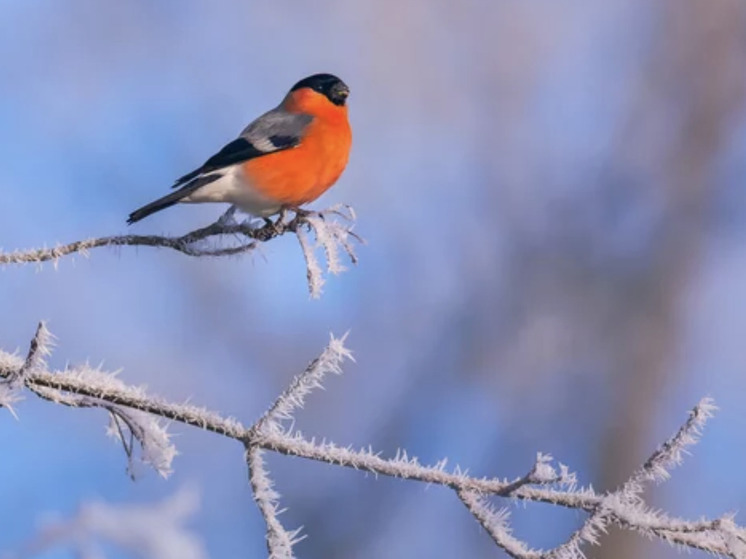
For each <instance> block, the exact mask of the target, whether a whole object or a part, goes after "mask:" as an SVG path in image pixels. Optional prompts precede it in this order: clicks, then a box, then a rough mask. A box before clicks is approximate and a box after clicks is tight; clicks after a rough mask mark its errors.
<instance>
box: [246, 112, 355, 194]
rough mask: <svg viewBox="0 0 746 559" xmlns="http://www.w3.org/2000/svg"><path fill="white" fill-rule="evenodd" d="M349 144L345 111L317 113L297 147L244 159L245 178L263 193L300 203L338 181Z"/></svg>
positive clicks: (348, 150) (350, 136)
mask: <svg viewBox="0 0 746 559" xmlns="http://www.w3.org/2000/svg"><path fill="white" fill-rule="evenodd" d="M351 143H352V133H351V130H350V125H349V122H348V121H347V111H346V110H345V111H339V113H332V114H325V115H319V116H316V117H315V118H314V120H313V121H311V123H310V124H309V125H308V128H307V129H306V131H305V135H304V138H303V140H302V141H301V143H300V145H299V146H298V147H295V148H291V149H288V150H285V151H279V152H277V153H271V154H269V155H264V156H261V157H257V158H256V159H251V160H249V161H247V162H246V163H244V165H243V172H244V177H245V179H246V181H247V182H248V183H249V184H250V185H251V186H252V187H253V188H255V189H256V190H257V192H258V193H260V194H261V195H262V196H265V197H267V198H269V199H271V200H277V201H278V202H279V203H281V204H283V205H288V206H300V205H302V204H306V203H308V202H311V201H313V200H315V199H316V198H318V197H319V196H321V195H322V194H323V193H324V192H326V191H327V190H328V189H329V187H331V186H332V185H333V184H334V183H335V182H336V181H337V179H338V178H339V176H340V175H341V174H342V171H344V168H345V166H346V165H347V159H348V157H349V153H350V145H351Z"/></svg>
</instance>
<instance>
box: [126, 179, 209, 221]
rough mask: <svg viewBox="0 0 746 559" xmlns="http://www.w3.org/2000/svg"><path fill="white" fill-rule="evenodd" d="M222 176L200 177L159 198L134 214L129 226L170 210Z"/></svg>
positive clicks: (130, 217) (128, 219)
mask: <svg viewBox="0 0 746 559" xmlns="http://www.w3.org/2000/svg"><path fill="white" fill-rule="evenodd" d="M221 176H222V175H221V174H220V173H213V174H210V175H205V176H203V177H199V178H197V179H195V180H193V181H192V182H190V183H188V184H186V185H184V186H182V187H181V188H180V189H179V190H177V191H175V192H172V193H171V194H167V195H166V196H164V197H163V198H158V199H157V200H155V201H154V202H151V203H150V204H147V205H145V206H143V207H142V208H140V209H137V210H135V211H134V212H132V213H131V214H130V216H129V218H127V225H132V224H133V223H135V222H136V221H140V220H141V219H143V218H146V217H148V216H149V215H150V214H154V213H155V212H159V211H161V210H165V209H166V208H170V207H171V206H173V205H174V204H176V203H177V202H179V200H181V199H182V198H186V197H187V196H189V195H190V194H191V193H192V192H194V191H195V190H197V189H198V188H200V187H202V186H205V185H206V184H210V183H211V182H212V181H215V180H217V179H219V178H220V177H221Z"/></svg>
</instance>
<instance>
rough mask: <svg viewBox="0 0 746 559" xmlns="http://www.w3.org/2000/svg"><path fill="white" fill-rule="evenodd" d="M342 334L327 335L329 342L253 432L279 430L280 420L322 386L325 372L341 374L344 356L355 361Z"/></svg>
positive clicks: (267, 412) (276, 401)
mask: <svg viewBox="0 0 746 559" xmlns="http://www.w3.org/2000/svg"><path fill="white" fill-rule="evenodd" d="M347 335H348V334H345V335H344V336H342V337H341V338H335V337H334V336H330V340H329V345H327V346H326V348H325V349H324V351H323V352H322V353H321V355H319V356H318V357H317V358H316V359H314V360H313V361H311V363H309V364H308V366H307V367H306V370H305V371H303V372H302V373H301V374H299V375H298V376H296V377H295V378H294V379H293V380H292V381H291V382H290V386H288V387H287V388H286V389H285V391H284V392H283V393H282V394H280V396H279V397H278V398H277V400H275V402H274V403H273V404H272V406H271V407H270V408H269V409H268V410H267V411H266V412H265V413H264V415H263V416H262V417H261V418H260V419H259V421H257V423H256V425H255V426H254V428H253V431H254V432H255V433H261V432H263V431H264V432H265V433H274V432H278V431H280V432H281V431H282V425H281V422H282V421H283V420H287V419H291V418H292V415H293V412H294V411H295V410H296V409H298V408H301V407H303V404H304V403H305V400H306V397H307V396H308V395H309V394H310V393H311V391H313V390H314V389H315V388H321V387H322V382H323V381H324V379H325V377H326V376H327V375H328V374H335V375H339V374H342V363H343V362H344V360H345V359H349V360H351V361H354V358H353V357H352V353H351V352H350V350H349V349H347V348H346V347H345V345H344V343H345V340H346V339H347Z"/></svg>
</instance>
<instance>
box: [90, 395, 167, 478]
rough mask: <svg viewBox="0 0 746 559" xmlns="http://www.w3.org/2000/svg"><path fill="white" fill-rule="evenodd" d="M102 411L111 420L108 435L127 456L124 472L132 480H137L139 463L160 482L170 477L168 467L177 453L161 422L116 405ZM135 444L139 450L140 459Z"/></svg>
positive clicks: (110, 405) (147, 415)
mask: <svg viewBox="0 0 746 559" xmlns="http://www.w3.org/2000/svg"><path fill="white" fill-rule="evenodd" d="M105 407H106V409H108V410H109V414H110V418H111V421H110V423H109V428H108V429H107V434H109V436H112V437H114V438H115V439H117V440H119V442H121V443H122V446H123V447H124V452H125V454H126V455H127V472H128V473H129V474H130V476H131V477H132V479H135V478H136V477H137V476H138V468H137V466H138V463H139V462H141V463H143V464H147V465H149V466H151V467H152V468H153V469H154V470H155V471H156V472H158V474H160V476H161V477H163V478H167V477H168V476H169V475H171V472H172V471H173V470H172V468H171V464H172V462H173V460H174V458H175V457H176V455H177V454H178V452H177V450H176V447H175V446H174V445H173V444H172V443H171V437H170V435H169V434H168V432H167V431H166V427H165V426H164V425H163V424H162V422H161V421H159V420H158V418H156V417H153V416H152V415H150V414H146V413H143V412H139V411H136V410H130V409H128V408H124V407H122V406H117V405H115V404H109V405H107V406H105ZM135 442H137V443H138V444H139V447H140V455H139V457H138V456H137V454H136V452H135V444H134V443H135Z"/></svg>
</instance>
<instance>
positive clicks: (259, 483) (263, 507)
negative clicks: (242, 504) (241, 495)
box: [246, 448, 303, 559]
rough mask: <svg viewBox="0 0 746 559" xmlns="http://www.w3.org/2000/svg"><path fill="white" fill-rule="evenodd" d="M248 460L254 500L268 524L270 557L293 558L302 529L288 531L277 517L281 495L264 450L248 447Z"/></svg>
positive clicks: (278, 558) (274, 558) (277, 558)
mask: <svg viewBox="0 0 746 559" xmlns="http://www.w3.org/2000/svg"><path fill="white" fill-rule="evenodd" d="M246 461H247V463H248V465H249V482H250V483H251V489H252V490H253V492H254V501H256V504H257V506H258V507H259V510H260V512H261V513H262V516H263V517H264V521H265V522H266V524H267V550H268V551H269V559H293V546H294V545H295V544H296V543H298V542H299V541H301V540H302V539H303V538H302V537H299V535H300V529H298V530H293V531H288V530H286V529H285V528H284V527H283V525H282V523H281V522H280V519H279V518H277V516H278V514H280V513H281V512H282V511H281V510H279V505H278V503H277V500H278V499H279V498H280V495H279V493H277V491H275V489H274V487H273V483H272V480H271V479H270V477H269V473H268V472H267V469H266V468H265V466H264V458H263V451H262V450H260V449H258V448H250V449H248V450H247V451H246Z"/></svg>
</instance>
